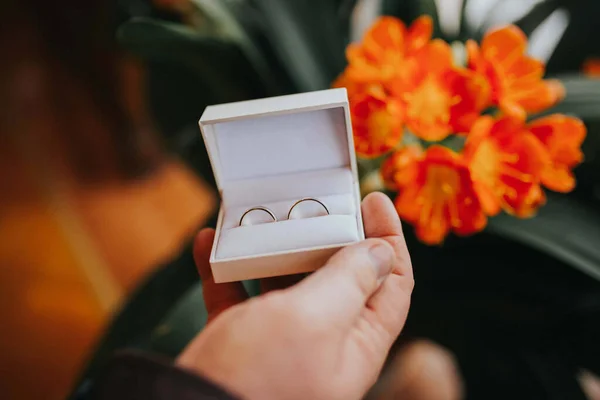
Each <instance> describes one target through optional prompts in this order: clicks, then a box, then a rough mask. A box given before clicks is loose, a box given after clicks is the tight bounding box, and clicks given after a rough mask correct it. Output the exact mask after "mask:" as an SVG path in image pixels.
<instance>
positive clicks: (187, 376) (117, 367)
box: [90, 352, 236, 400]
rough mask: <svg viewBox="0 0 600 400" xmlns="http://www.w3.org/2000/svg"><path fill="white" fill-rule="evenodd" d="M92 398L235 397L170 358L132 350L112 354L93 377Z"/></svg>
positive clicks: (215, 399)
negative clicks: (164, 358)
mask: <svg viewBox="0 0 600 400" xmlns="http://www.w3.org/2000/svg"><path fill="white" fill-rule="evenodd" d="M90 397H91V398H92V399H94V400H109V399H110V400H124V399H127V400H142V399H143V400H236V398H235V397H233V396H232V395H230V394H229V393H227V392H226V391H225V390H223V389H221V388H219V387H218V386H216V385H215V384H213V383H211V382H210V381H208V380H206V379H204V378H202V377H200V376H198V375H195V374H192V373H190V372H187V371H185V370H182V369H179V368H177V367H175V366H174V365H173V364H172V363H171V362H170V361H167V360H163V359H160V358H158V357H154V356H149V355H145V354H142V353H135V352H123V353H120V354H118V355H116V356H115V357H113V358H112V359H111V360H110V362H109V363H108V365H107V366H106V368H105V369H104V370H103V371H102V372H101V374H100V375H99V376H98V378H97V379H96V382H95V383H94V385H93V388H92V391H91V396H90Z"/></svg>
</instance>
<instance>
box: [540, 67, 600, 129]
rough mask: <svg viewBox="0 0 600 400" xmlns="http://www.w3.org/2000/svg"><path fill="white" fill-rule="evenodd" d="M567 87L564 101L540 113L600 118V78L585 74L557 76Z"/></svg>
mask: <svg viewBox="0 0 600 400" xmlns="http://www.w3.org/2000/svg"><path fill="white" fill-rule="evenodd" d="M556 79H558V80H560V81H561V82H562V84H563V85H564V86H565V89H566V96H565V98H564V99H563V101H562V102H560V103H559V104H557V105H556V106H554V107H552V108H551V109H549V110H546V111H544V112H543V113H540V115H548V114H553V113H563V114H572V115H575V116H578V117H579V118H582V119H600V79H590V78H586V77H585V76H583V75H567V76H557V77H556Z"/></svg>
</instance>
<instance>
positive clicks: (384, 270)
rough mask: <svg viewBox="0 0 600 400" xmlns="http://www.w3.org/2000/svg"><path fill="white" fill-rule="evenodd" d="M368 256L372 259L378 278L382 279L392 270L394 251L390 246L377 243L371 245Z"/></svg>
mask: <svg viewBox="0 0 600 400" xmlns="http://www.w3.org/2000/svg"><path fill="white" fill-rule="evenodd" d="M369 256H370V257H371V260H372V261H373V266H374V267H375V272H376V273H377V277H378V280H379V281H383V279H385V277H387V276H388V275H389V273H390V272H392V266H393V261H394V252H393V251H392V249H391V248H390V246H386V245H384V244H380V243H378V244H375V245H373V246H371V248H370V249H369Z"/></svg>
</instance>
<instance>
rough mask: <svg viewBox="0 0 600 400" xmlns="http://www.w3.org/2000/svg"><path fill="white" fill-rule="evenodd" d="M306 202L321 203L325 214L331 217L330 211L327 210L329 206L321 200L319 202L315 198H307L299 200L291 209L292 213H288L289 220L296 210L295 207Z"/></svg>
mask: <svg viewBox="0 0 600 400" xmlns="http://www.w3.org/2000/svg"><path fill="white" fill-rule="evenodd" d="M305 201H314V202H315V203H319V204H320V205H321V206H322V207H323V208H324V209H325V212H326V213H327V215H329V209H328V208H327V206H326V205H325V204H323V202H321V201H320V200H317V199H315V198H312V197H305V198H303V199H300V200H298V201H297V202H295V203H294V204H293V205H292V207H291V208H290V211H289V212H288V215H287V219H290V216H291V215H292V211H293V210H294V207H296V206H297V205H298V204H300V203H303V202H305Z"/></svg>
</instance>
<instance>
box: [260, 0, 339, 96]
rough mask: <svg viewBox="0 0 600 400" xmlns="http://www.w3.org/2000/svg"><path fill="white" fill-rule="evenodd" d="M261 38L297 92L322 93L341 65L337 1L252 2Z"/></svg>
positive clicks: (272, 0)
mask: <svg viewBox="0 0 600 400" xmlns="http://www.w3.org/2000/svg"><path fill="white" fill-rule="evenodd" d="M255 3H256V5H257V8H258V9H259V11H260V14H261V17H262V18H263V23H264V25H263V29H264V30H265V36H266V38H267V40H269V41H270V44H271V46H272V47H273V48H274V50H275V52H276V54H277V55H278V57H279V58H280V60H281V62H282V63H283V64H284V66H285V68H286V70H287V71H288V73H289V75H290V76H291V78H292V80H293V81H294V82H295V83H296V86H297V88H298V90H299V91H301V92H303V91H311V90H319V89H326V88H328V87H329V86H330V85H331V82H332V81H333V79H334V78H335V76H336V75H337V74H338V73H339V72H341V70H342V69H343V66H344V64H345V61H344V48H345V44H346V40H347V32H344V26H345V25H347V21H346V22H344V21H340V20H339V18H338V15H337V10H338V9H337V3H338V1H332V0H303V1H297V0H256V1H255Z"/></svg>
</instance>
